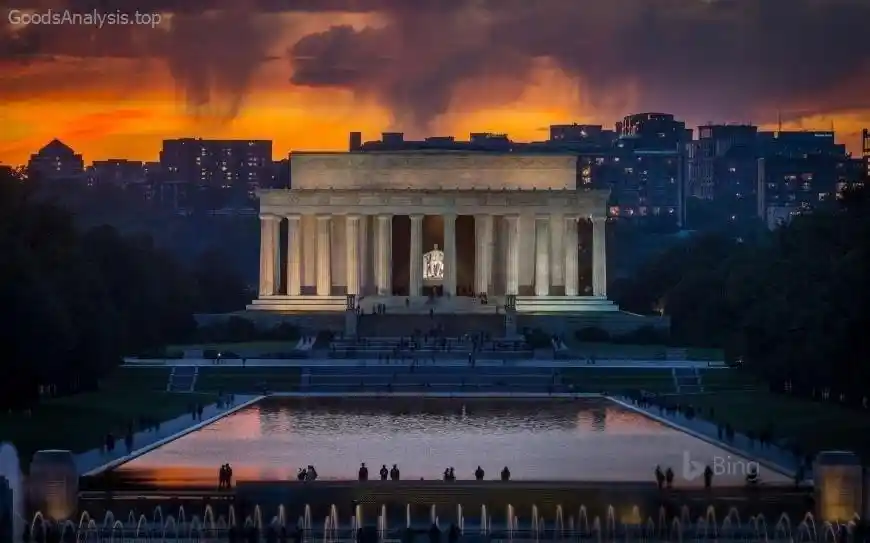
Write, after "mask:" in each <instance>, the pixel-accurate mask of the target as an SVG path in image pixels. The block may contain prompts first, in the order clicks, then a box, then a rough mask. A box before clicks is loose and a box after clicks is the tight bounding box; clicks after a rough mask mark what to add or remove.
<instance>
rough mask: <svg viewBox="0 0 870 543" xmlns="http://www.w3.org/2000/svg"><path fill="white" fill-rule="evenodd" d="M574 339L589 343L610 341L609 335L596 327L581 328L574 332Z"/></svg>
mask: <svg viewBox="0 0 870 543" xmlns="http://www.w3.org/2000/svg"><path fill="white" fill-rule="evenodd" d="M574 337H575V338H577V340H578V341H586V342H589V343H606V342H608V341H610V333H609V332H608V331H607V330H604V329H602V328H598V327H596V326H590V327H588V328H581V329H580V330H577V331H576V332H574Z"/></svg>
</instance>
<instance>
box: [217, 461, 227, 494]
mask: <svg viewBox="0 0 870 543" xmlns="http://www.w3.org/2000/svg"><path fill="white" fill-rule="evenodd" d="M226 486H227V465H226V464H223V465H221V469H219V470H218V488H226Z"/></svg>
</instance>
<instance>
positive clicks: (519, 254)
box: [248, 151, 617, 314]
mask: <svg viewBox="0 0 870 543" xmlns="http://www.w3.org/2000/svg"><path fill="white" fill-rule="evenodd" d="M290 171H291V174H290V175H291V180H292V187H293V188H291V189H275V190H263V191H260V192H259V198H260V227H261V228H260V281H259V297H258V298H257V299H256V300H254V301H253V303H252V304H251V305H250V306H248V308H249V309H250V310H258V311H273V312H287V313H291V312H333V311H335V312H338V311H345V310H347V309H348V300H353V301H354V303H356V304H359V305H360V306H361V307H362V308H363V309H365V307H366V306H367V305H370V304H376V303H377V304H386V305H387V306H388V307H391V308H392V307H395V308H396V311H409V312H415V311H420V312H423V311H428V310H429V308H431V307H432V304H435V305H436V307H437V309H438V310H439V311H444V312H457V313H462V312H484V311H492V312H495V311H497V310H498V308H499V307H503V306H504V305H505V304H508V305H509V306H510V307H511V308H512V309H515V310H516V311H517V312H518V313H540V314H551V313H576V312H586V311H596V312H600V311H617V307H616V306H615V305H614V304H613V303H611V302H610V301H608V300H607V263H606V261H607V259H606V257H605V255H606V247H605V230H604V227H605V220H606V210H607V197H608V192H607V191H606V190H582V189H580V190H578V189H577V188H576V179H577V157H576V156H574V155H569V154H525V153H523V154H515V153H490V152H486V153H480V152H478V153H475V152H455V151H408V152H350V153H344V152H336V153H320V152H317V153H315V152H294V153H293V154H292V155H291V158H290ZM580 221H584V222H586V221H588V222H591V227H592V245H591V251H590V252H591V255H592V273H591V285H590V286H589V287H588V288H587V287H586V286H584V287H582V288H581V286H580V280H579V270H578V261H579V244H580V242H579V238H578V224H579V222H580ZM351 296H352V298H351ZM482 297H485V298H486V299H487V300H488V303H487V304H485V305H481V304H480V303H478V302H479V300H480V299H481V298H482Z"/></svg>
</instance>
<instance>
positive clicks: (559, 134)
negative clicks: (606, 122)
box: [550, 123, 604, 143]
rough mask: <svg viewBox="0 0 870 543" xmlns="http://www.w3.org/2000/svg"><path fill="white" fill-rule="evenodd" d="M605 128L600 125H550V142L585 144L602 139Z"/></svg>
mask: <svg viewBox="0 0 870 543" xmlns="http://www.w3.org/2000/svg"><path fill="white" fill-rule="evenodd" d="M603 130H604V127H603V126H601V125H600V124H576V123H575V124H554V125H550V141H551V142H557V141H558V142H565V143H585V142H590V141H597V140H598V139H600V138H601V133H602V131H603Z"/></svg>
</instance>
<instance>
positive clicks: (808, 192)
mask: <svg viewBox="0 0 870 543" xmlns="http://www.w3.org/2000/svg"><path fill="white" fill-rule="evenodd" d="M759 140H760V156H761V158H760V159H759V172H758V187H759V189H758V199H757V202H758V214H759V216H760V217H761V218H762V219H764V220H766V221H767V223H768V225H769V226H771V227H772V226H775V225H776V223H779V222H782V221H783V220H785V219H787V218H788V217H791V216H794V215H795V214H799V213H804V212H807V211H811V210H812V209H814V208H817V207H818V206H820V205H823V204H824V203H826V202H832V201H833V200H834V199H835V198H836V197H837V195H838V194H839V192H840V191H841V190H842V189H843V188H844V184H846V183H847V182H848V181H847V179H848V177H849V174H848V172H849V171H850V170H851V168H852V166H853V162H854V161H853V160H852V159H851V157H850V156H849V155H848V154H847V153H846V146H845V145H842V144H838V143H836V141H835V139H834V133H833V132H829V131H819V132H783V131H780V132H761V133H759Z"/></svg>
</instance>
